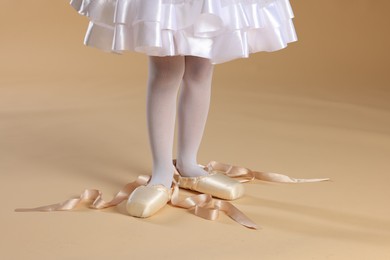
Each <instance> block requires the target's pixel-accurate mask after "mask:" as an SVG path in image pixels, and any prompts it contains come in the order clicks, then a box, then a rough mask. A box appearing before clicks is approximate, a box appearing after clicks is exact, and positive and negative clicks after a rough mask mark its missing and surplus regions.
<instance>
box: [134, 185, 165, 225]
mask: <svg viewBox="0 0 390 260" xmlns="http://www.w3.org/2000/svg"><path fill="white" fill-rule="evenodd" d="M171 196H172V189H168V188H167V187H165V186H164V185H153V186H144V185H142V186H139V187H137V188H136V189H135V190H134V191H133V192H132V193H131V194H130V196H129V198H128V200H127V204H126V209H127V212H128V213H129V214H130V215H131V216H133V217H139V218H147V217H150V216H152V215H153V214H155V213H156V212H157V211H159V210H160V209H162V208H163V207H164V206H165V204H167V203H168V201H170V200H171Z"/></svg>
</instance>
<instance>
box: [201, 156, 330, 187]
mask: <svg viewBox="0 0 390 260" xmlns="http://www.w3.org/2000/svg"><path fill="white" fill-rule="evenodd" d="M200 166H202V167H203V168H207V169H209V171H217V172H220V173H223V174H225V175H227V176H229V177H231V178H235V179H237V180H238V181H240V182H249V181H252V180H254V179H258V180H261V181H269V182H281V183H304V182H320V181H328V180H330V179H329V178H319V179H318V178H317V179H296V178H292V177H289V176H287V175H284V174H280V173H275V172H259V171H252V170H250V169H248V168H244V167H240V166H234V165H230V164H226V163H221V162H216V161H210V162H209V163H208V164H207V165H206V166H203V165H200Z"/></svg>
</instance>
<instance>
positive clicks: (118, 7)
mask: <svg viewBox="0 0 390 260" xmlns="http://www.w3.org/2000/svg"><path fill="white" fill-rule="evenodd" d="M70 4H71V5H72V6H73V7H74V8H75V9H76V10H77V11H78V13H79V14H81V15H85V16H87V17H88V18H89V20H90V22H89V26H88V29H87V33H86V35H85V39H84V44H85V45H87V46H93V47H96V48H99V49H101V50H104V51H109V52H113V53H119V54H120V53H123V51H136V52H142V53H145V54H147V55H151V56H174V55H192V56H199V57H203V58H208V59H210V61H211V62H212V63H213V64H217V63H222V62H227V61H230V60H233V59H237V58H244V57H248V56H249V54H250V53H254V52H259V51H268V52H270V51H276V50H280V49H282V48H285V47H286V46H287V44H288V43H290V42H294V41H297V35H296V32H295V28H294V25H293V22H292V18H293V17H294V14H293V11H292V8H291V5H290V3H289V1H288V0H71V2H70Z"/></svg>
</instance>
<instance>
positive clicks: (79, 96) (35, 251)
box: [0, 0, 390, 259]
mask: <svg viewBox="0 0 390 260" xmlns="http://www.w3.org/2000/svg"><path fill="white" fill-rule="evenodd" d="M0 4H1V5H0V6H1V8H0V39H1V41H0V47H1V48H0V57H1V60H0V178H1V179H0V185H1V186H0V192H1V193H0V195H1V198H2V205H1V222H0V223H1V233H0V234H1V235H0V239H1V241H0V257H1V259H53V258H56V259H93V258H95V259H107V258H108V257H110V258H111V259H151V257H156V258H157V257H159V258H160V259H180V258H186V259H238V257H239V259H390V209H389V206H388V198H389V196H390V191H389V188H388V187H389V183H390V174H389V171H390V164H389V162H388V159H389V157H390V102H389V101H390V76H389V73H388V69H389V65H390V57H389V56H390V54H389V53H390V52H389V50H388V46H389V43H390V38H389V33H388V27H389V25H390V16H389V15H388V10H389V8H390V3H389V2H388V1H386V0H378V1H369V0H355V1H337V0H327V1H318V0H313V1H297V0H291V4H292V7H293V9H294V13H295V16H296V17H295V19H294V24H295V26H296V31H297V34H298V38H299V40H298V42H296V43H292V44H290V45H289V46H288V48H286V49H284V50H281V51H278V52H273V53H257V54H255V55H252V56H251V58H250V59H241V60H235V61H233V62H229V63H225V64H221V65H218V66H217V68H216V73H215V77H214V85H213V93H212V101H211V102H212V103H211V107H210V112H209V118H208V123H207V126H206V130H205V134H204V138H203V141H202V145H201V149H200V151H199V157H198V159H199V163H207V162H209V161H210V160H216V161H220V162H226V163H230V164H234V165H239V166H243V167H248V168H250V169H253V170H265V171H274V172H281V173H286V174H289V175H291V176H295V177H330V178H332V180H333V181H332V182H326V183H313V184H300V185H283V184H270V183H262V182H259V181H256V182H253V183H250V184H246V189H247V195H246V196H245V197H244V198H242V199H240V200H237V201H235V202H234V205H236V206H237V207H238V208H240V209H241V210H242V211H243V212H245V213H246V214H247V215H248V216H249V217H250V218H252V219H253V220H254V221H255V222H257V223H258V224H259V225H261V226H262V229H261V230H258V231H253V230H248V229H245V228H243V227H242V226H240V225H238V224H237V223H235V222H233V221H232V220H230V219H229V218H228V217H226V216H225V215H221V216H220V218H219V220H218V221H214V222H212V221H207V220H203V219H201V218H198V217H196V216H194V215H193V214H192V213H191V212H188V211H186V210H183V209H178V208H174V207H172V206H170V205H169V206H166V207H165V208H164V209H163V210H162V211H161V212H159V213H158V214H156V215H155V216H153V217H151V218H149V219H145V220H140V219H136V218H132V217H129V216H127V215H126V213H125V211H124V210H123V205H120V206H119V207H118V208H113V209H106V210H101V211H93V210H89V209H87V208H86V207H80V208H78V209H77V210H75V211H73V212H52V213H41V212H37V213H16V212H14V211H13V210H14V209H15V208H18V207H33V206H39V205H45V204H50V203H55V202H59V201H63V200H65V199H66V198H68V197H71V196H75V195H78V194H79V193H81V192H82V191H83V190H84V189H85V188H98V189H101V190H102V191H103V193H104V196H105V198H106V199H109V198H111V197H112V196H113V195H114V194H115V192H116V191H117V190H119V189H120V188H121V187H122V186H123V185H124V184H125V183H127V182H130V181H133V180H134V179H135V177H136V176H138V175H139V174H150V170H151V155H150V151H149V144H148V139H147V130H146V119H145V98H146V97H145V94H146V92H145V82H146V73H147V71H146V57H145V56H143V55H141V54H136V53H127V54H125V55H122V56H119V55H114V54H108V53H104V52H102V51H100V50H96V49H93V48H89V47H85V46H84V45H83V44H82V41H83V37H84V33H85V30H86V27H87V19H86V18H85V17H82V16H80V15H79V14H77V13H76V12H75V11H74V10H73V9H72V8H71V7H70V6H69V3H68V1H63V0H61V1H58V0H56V1H52V0H38V1H26V0H25V1H12V0H1V3H0ZM174 154H175V149H174Z"/></svg>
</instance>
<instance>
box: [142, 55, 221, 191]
mask: <svg viewBox="0 0 390 260" xmlns="http://www.w3.org/2000/svg"><path fill="white" fill-rule="evenodd" d="M213 68H214V66H213V65H212V64H211V63H210V62H209V60H208V59H204V58H200V57H194V56H168V57H155V56H153V57H149V76H148V89H147V102H146V103H147V108H146V113H147V124H148V134H149V141H150V147H151V151H152V157H153V169H152V178H151V180H150V182H149V184H148V185H155V184H162V185H164V186H166V187H171V185H172V178H173V171H174V166H173V164H172V159H173V157H172V146H173V140H174V129H175V118H176V99H177V94H178V91H179V89H180V94H179V100H178V103H179V104H178V105H179V106H178V142H177V145H178V146H177V156H176V159H177V164H176V165H177V168H178V170H179V172H180V173H181V174H182V176H187V177H190V176H191V177H192V176H201V175H204V174H206V172H205V171H204V170H203V169H201V168H200V167H199V166H198V163H197V153H198V149H199V146H200V143H201V139H202V136H203V132H204V128H205V124H206V120H207V114H208V111H209V106H210V95H211V81H212V75H213ZM180 86H181V88H180Z"/></svg>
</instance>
